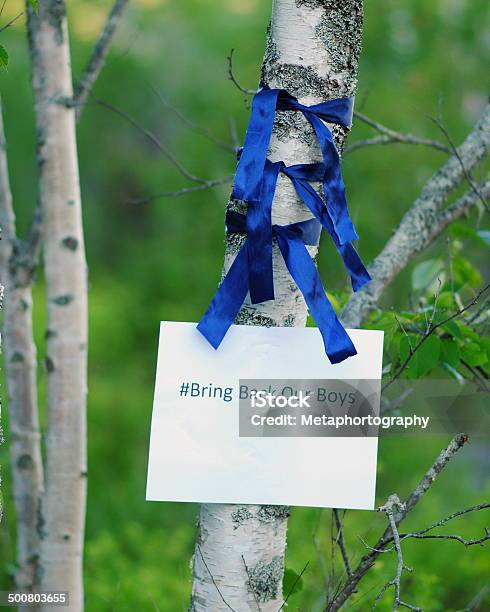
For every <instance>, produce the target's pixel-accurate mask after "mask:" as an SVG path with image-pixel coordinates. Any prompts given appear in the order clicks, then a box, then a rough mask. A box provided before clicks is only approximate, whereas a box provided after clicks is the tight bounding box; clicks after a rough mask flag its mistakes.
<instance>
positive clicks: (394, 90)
mask: <svg viewBox="0 0 490 612" xmlns="http://www.w3.org/2000/svg"><path fill="white" fill-rule="evenodd" d="M68 5H69V6H68V8H69V21H70V34H71V44H72V57H73V69H74V74H75V77H76V76H77V75H79V74H80V73H81V71H82V70H83V67H84V65H85V62H86V61H87V58H88V56H89V53H90V51H91V46H92V44H93V42H94V40H95V39H96V37H97V35H98V33H99V30H100V28H101V26H102V24H103V21H104V19H105V16H106V14H107V11H108V9H109V7H110V5H111V2H110V1H108V0H97V1H86V0H70V1H69V2H68ZM20 10H22V3H21V2H19V1H17V0H15V1H14V0H9V1H8V2H7V4H6V7H5V11H4V15H3V17H2V20H3V21H4V22H6V21H7V20H8V19H9V18H10V17H12V16H14V15H15V14H17V13H18V12H19V11H20ZM269 17H270V3H269V2H266V1H264V0H212V1H211V0H207V1H206V0H183V1H181V2H171V1H170V0H132V1H131V2H130V8H129V10H128V12H127V14H126V16H125V18H124V21H123V24H122V26H121V28H120V30H119V32H118V34H117V37H116V40H115V42H114V45H113V47H112V50H111V53H110V56H109V60H108V63H107V67H106V68H105V70H104V72H103V73H102V75H101V77H100V79H99V80H98V82H97V85H96V87H95V97H96V98H97V99H100V100H103V101H105V102H108V103H110V104H113V105H115V106H117V107H120V108H121V109H124V111H126V112H127V113H129V114H130V115H131V116H132V117H134V118H135V119H137V120H138V121H139V122H140V123H141V124H142V125H144V126H145V127H146V128H148V129H149V130H151V131H152V132H153V133H154V134H156V135H157V136H158V137H159V138H160V139H161V140H162V141H163V142H165V144H166V145H167V146H168V147H169V148H170V149H171V150H172V151H173V152H174V153H175V154H176V156H177V157H178V158H179V159H180V161H182V162H183V163H184V164H185V165H186V167H188V168H189V169H190V170H191V171H192V172H193V173H194V174H196V175H198V176H200V177H204V178H215V177H222V176H226V175H228V174H231V173H232V172H233V168H234V164H235V162H234V158H233V155H232V154H230V152H228V151H226V150H224V149H222V148H219V147H216V146H215V145H214V144H212V143H211V142H209V141H208V140H207V139H206V138H203V137H202V136H199V135H196V133H194V132H193V131H192V130H190V129H189V128H188V127H186V125H185V124H183V123H182V122H181V121H179V119H178V117H177V116H176V114H175V113H174V112H173V111H172V110H171V109H169V108H168V107H165V106H164V105H162V103H161V102H160V101H159V99H158V97H157V96H156V95H155V94H154V92H153V91H152V88H156V89H158V90H159V91H160V92H161V93H162V95H163V96H165V98H166V99H167V100H168V101H169V102H170V103H171V104H172V105H173V106H174V107H176V108H178V109H179V110H180V111H181V112H182V113H184V114H185V115H186V116H188V117H189V118H192V120H193V121H194V122H195V123H197V124H198V125H200V126H202V127H206V128H207V129H209V130H211V131H212V132H213V134H215V135H216V136H217V137H219V138H220V139H222V140H224V141H227V142H230V143H231V142H232V135H231V134H232V132H233V130H234V129H235V128H236V132H237V134H238V137H239V139H240V140H241V138H242V137H243V133H244V130H245V128H246V123H247V119H248V110H247V107H246V104H245V101H244V97H243V95H242V94H241V93H240V92H239V91H238V90H237V89H236V88H235V87H234V86H233V84H232V83H231V82H230V81H229V80H228V79H227V62H226V57H227V55H228V54H229V51H230V49H231V48H232V47H233V48H235V51H236V57H235V71H236V74H237V76H238V77H239V79H240V81H241V82H242V83H243V84H244V85H246V86H247V87H253V86H255V84H256V82H257V77H258V73H259V67H260V63H261V59H262V53H263V48H264V41H265V30H266V26H267V23H268V20H269ZM488 25H489V21H488V3H487V2H486V1H485V0H471V1H470V0H466V1H464V0H433V1H431V2H426V1H424V0H412V1H411V2H404V3H401V2H399V1H398V0H376V2H374V1H372V0H371V1H368V2H366V7H365V33H364V49H363V53H362V58H361V64H360V71H359V91H358V96H357V108H358V109H360V110H362V111H363V112H365V113H367V114H369V115H370V116H372V117H373V118H375V119H377V120H378V121H380V122H383V123H385V124H386V125H388V126H390V127H392V128H394V129H397V130H400V131H411V132H413V133H416V134H418V135H421V136H426V137H433V138H438V139H443V137H442V135H441V134H440V133H438V129H437V127H435V126H434V125H433V123H432V122H431V121H430V119H429V118H428V115H435V114H436V113H437V112H438V109H439V108H440V109H442V113H443V118H444V122H445V125H446V126H447V128H448V130H449V132H450V134H451V136H452V137H453V139H454V141H455V142H460V141H461V140H462V139H463V138H464V137H465V135H466V134H467V132H468V130H469V129H470V128H471V126H472V124H473V123H474V121H475V120H476V119H477V117H478V115H479V113H480V112H481V109H482V108H483V106H484V104H485V102H486V97H487V89H488V88H487V85H488V83H487V82H486V76H487V73H486V69H485V67H486V65H488V52H489V49H490V38H489V27H488ZM0 36H1V38H2V40H1V43H2V44H4V45H5V46H6V47H7V48H8V51H9V53H10V56H11V61H10V66H9V69H8V72H3V73H2V74H0V87H1V92H2V98H3V104H4V115H5V123H6V132H7V139H8V145H9V164H10V173H11V182H12V190H13V193H14V199H15V208H16V211H17V216H18V225H19V230H20V232H21V233H22V232H23V231H25V229H26V228H27V226H28V223H29V219H30V216H31V214H32V211H33V209H34V206H35V204H36V198H37V195H36V193H37V185H36V165H35V138H34V117H33V110H32V95H31V91H30V82H29V68H28V62H27V53H26V41H25V24H24V23H23V18H22V19H20V20H19V21H18V22H17V23H16V25H15V27H13V28H10V29H8V30H6V31H4V32H2V33H1V34H0ZM370 134H371V131H370V130H369V129H368V128H366V127H365V126H363V125H360V124H359V123H357V124H355V125H354V129H353V131H352V134H351V136H350V138H351V142H353V141H354V140H355V139H359V138H363V137H366V136H367V135H370ZM78 139H79V156H80V171H81V181H82V195H83V208H84V222H85V231H86V243H87V255H88V262H89V268H90V296H89V297H90V357H89V359H90V363H89V368H90V373H89V376H90V383H89V408H88V410H89V497H88V515H87V544H86V561H85V566H86V601H87V610H89V611H90V612H92V611H93V612H99V611H106V610H155V609H159V610H162V611H165V612H166V611H169V612H174V611H179V610H185V609H186V606H187V604H188V598H189V592H190V567H189V562H190V559H191V555H192V552H193V540H194V535H195V519H196V512H197V508H196V507H195V506H193V505H190V504H166V503H147V502H145V500H144V496H145V478H146V461H147V450H148V439H149V425H150V417H151V407H152V393H153V384H154V371H155V360H156V348H157V332H158V325H159V321H160V320H161V319H175V320H184V321H185V320H190V321H192V320H197V319H198V318H199V317H200V315H201V314H202V312H203V311H204V309H205V308H206V307H207V304H208V302H209V300H210V298H211V296H212V294H213V292H214V290H215V288H216V285H217V282H218V280H219V276H220V270H221V261H222V256H223V213H224V206H225V204H226V201H227V197H228V193H229V186H226V185H225V186H222V187H218V188H216V189H214V190H209V191H204V192H201V193H197V194H188V195H186V196H184V197H181V198H168V199H163V200H159V201H156V202H153V203H151V204H149V205H145V206H136V205H134V204H132V203H131V200H132V199H134V198H138V197H141V196H146V195H150V194H153V193H156V192H161V191H172V190H176V189H180V188H181V187H187V186H189V183H188V182H186V181H185V179H183V177H182V176H180V175H179V174H178V173H177V172H176V171H175V169H174V168H173V167H172V166H171V165H170V164H169V163H168V162H167V160H166V159H165V158H164V157H163V156H162V155H161V153H160V152H159V151H158V150H157V149H156V148H155V147H154V146H153V145H152V144H151V143H150V142H149V141H148V140H147V139H145V137H144V136H142V135H141V133H140V132H138V131H137V130H136V129H135V128H134V127H133V126H131V125H129V124H128V123H127V122H125V121H124V120H123V119H122V118H121V117H119V116H117V115H116V114H115V113H114V112H111V111H110V110H107V109H106V108H103V107H102V106H100V105H98V104H97V102H96V100H95V98H94V97H92V98H90V99H89V102H88V105H87V108H86V110H85V112H84V114H83V117H82V119H81V122H80V124H79V126H78ZM443 160H444V154H443V153H440V152H438V151H435V150H432V149H427V148H419V147H409V146H403V145H396V146H393V145H392V146H389V147H379V148H376V149H374V148H371V149H369V150H367V149H366V150H360V151H357V152H354V153H352V154H351V155H349V156H346V157H345V160H344V165H343V169H344V177H345V181H346V184H347V189H348V196H349V201H350V208H351V211H352V213H353V216H354V218H355V221H356V223H357V226H358V228H359V230H360V234H361V240H360V243H359V246H360V251H361V253H362V255H363V256H364V257H365V259H366V260H369V259H371V258H372V257H373V256H374V255H375V254H376V253H377V252H378V251H379V249H380V248H381V246H382V245H383V244H384V242H385V241H386V239H387V238H388V237H389V235H390V233H391V231H392V229H393V228H394V227H395V226H396V224H397V222H398V221H399V219H400V217H401V215H402V214H403V212H404V211H405V210H406V209H407V207H408V206H409V205H410V204H411V203H412V202H413V200H414V199H415V198H416V196H417V194H418V193H419V191H420V188H421V187H422V186H423V184H424V182H425V181H426V180H427V178H428V177H429V176H430V175H431V173H432V172H433V171H434V170H435V169H437V168H438V167H439V165H440V164H441V163H442V162H443ZM468 223H470V224H473V225H474V219H470V221H469V222H468ZM445 248H446V247H445V239H442V240H440V241H439V242H438V243H437V244H436V245H435V246H434V247H433V248H432V249H431V253H438V254H439V253H444V249H445ZM466 255H468V256H469V257H470V258H473V260H474V263H476V264H480V265H481V263H482V261H484V260H483V256H482V254H480V253H479V252H477V250H476V249H475V248H474V247H472V249H470V250H469V251H468V252H467V253H466ZM429 256H430V254H424V255H423V257H424V258H426V257H429ZM333 261H335V263H334V264H333V265H332V263H331V262H333ZM319 265H320V268H321V270H322V273H323V278H324V279H325V281H326V283H327V287H328V288H329V289H331V290H332V291H334V292H335V291H340V290H343V289H345V287H346V281H345V277H344V276H343V273H342V270H341V267H340V265H339V263H338V261H336V260H334V259H333V257H332V251H331V250H330V249H329V248H328V247H327V248H324V249H323V251H322V254H321V255H320V263H319ZM409 280H410V271H407V272H406V273H404V274H403V275H402V276H401V277H400V278H399V279H398V281H397V282H396V283H395V284H394V285H393V287H391V288H390V290H389V291H387V293H386V296H385V298H384V303H385V306H388V307H389V306H395V307H398V308H407V307H408V306H407V303H408V293H409V287H408V283H409ZM34 294H35V300H36V307H35V319H36V320H35V323H36V334H37V345H38V351H39V377H40V381H41V385H40V401H41V404H42V403H43V381H44V377H45V375H44V369H43V357H44V345H43V333H44V327H45V325H44V317H45V314H44V294H43V283H42V274H41V278H40V282H39V283H38V284H37V285H36V287H35V290H34ZM5 426H6V430H7V435H8V422H5ZM446 441H447V440H446V438H444V437H440V438H437V439H429V440H425V441H424V442H423V444H421V443H418V444H417V445H416V450H414V445H413V443H411V442H410V441H409V440H408V441H406V440H402V441H400V439H393V438H390V439H384V440H382V441H381V445H380V467H379V470H380V485H379V490H378V496H379V501H380V503H381V502H382V500H383V498H384V497H386V495H387V494H389V493H392V492H394V491H396V492H397V493H398V494H399V495H400V496H401V497H403V496H405V495H407V494H408V492H409V491H410V490H411V488H412V487H413V486H414V485H415V484H416V482H417V481H418V479H419V478H420V476H421V475H422V473H423V471H424V470H425V469H426V468H427V467H428V466H429V465H430V463H431V462H432V461H433V459H434V458H435V456H436V454H437V453H438V452H439V450H440V448H442V447H443V445H444V444H445V443H446ZM0 453H1V455H0V457H1V460H2V463H3V465H4V470H3V485H4V498H5V505H6V507H5V519H4V521H3V524H2V526H1V527H0V536H1V540H2V549H1V552H0V567H1V577H0V587H1V588H7V587H8V586H11V584H12V582H11V575H12V572H13V571H15V554H14V533H15V525H14V519H13V515H12V508H11V504H10V498H9V473H8V466H7V465H6V463H7V452H6V450H5V448H4V449H2V450H1V451H0ZM485 460H486V458H485V455H484V454H482V450H481V449H480V447H479V446H478V445H476V444H475V445H474V446H473V447H472V448H471V447H470V448H469V449H466V450H465V451H463V454H462V456H461V457H460V458H459V459H458V460H456V461H455V462H454V463H453V465H451V466H450V467H449V469H448V470H447V472H446V473H444V474H443V476H442V477H441V478H440V480H439V481H438V482H437V484H436V485H435V486H434V488H433V490H432V491H431V492H430V494H429V495H428V496H427V499H425V500H424V502H423V503H422V504H421V506H420V508H418V509H417V510H416V511H415V512H414V513H413V516H412V517H411V519H410V521H409V522H408V524H407V527H409V528H413V529H416V528H422V527H424V526H426V525H428V524H430V523H432V522H434V521H435V520H437V519H438V518H440V517H442V516H444V515H446V514H449V513H450V512H452V511H454V510H458V509H460V508H462V507H465V506H469V505H471V504H472V503H478V502H480V501H482V499H483V498H484V495H485V492H486V493H488V489H489V486H488V481H485V478H484V477H482V474H483V475H485V473H487V472H485V469H486V468H485V467H484V466H485ZM487 467H488V465H487ZM175 469H178V465H176V466H175ZM484 489H486V491H485V490H484ZM483 525H484V517H480V516H478V517H476V518H475V517H474V518H471V519H467V520H461V521H460V522H459V523H458V526H457V529H455V531H457V532H460V533H463V534H466V535H467V536H469V537H477V536H479V535H481V533H483V531H482V528H483ZM346 527H347V533H348V535H347V539H348V544H349V546H350V550H351V551H353V557H354V561H355V559H358V558H359V557H360V556H361V555H362V554H363V552H364V550H365V549H364V548H363V545H362V544H361V543H360V541H359V536H362V537H363V538H365V539H367V540H368V541H370V542H371V543H373V542H374V541H375V538H376V537H377V535H378V534H379V532H380V530H381V529H382V528H383V527H384V519H383V517H382V516H379V515H377V514H373V513H368V512H349V513H348V514H347V518H346ZM314 532H315V533H316V537H317V540H318V541H319V543H320V549H321V551H322V554H323V555H324V557H325V559H326V562H327V565H328V566H330V561H329V559H330V554H331V553H330V545H329V542H330V536H329V511H326V510H325V511H323V512H322V511H320V510H317V509H306V508H294V509H293V510H292V518H291V520H290V528H289V548H288V553H287V567H288V568H290V569H291V570H293V571H295V572H298V573H299V572H300V571H301V569H302V568H303V566H304V565H305V563H306V562H307V561H309V566H308V570H307V571H306V573H305V575H304V577H303V583H304V586H303V589H302V590H301V591H300V592H298V593H297V594H294V595H293V596H292V597H291V598H290V600H289V604H290V606H289V609H292V610H297V609H298V610H299V609H302V610H308V611H309V610H312V611H316V610H321V609H322V605H323V603H324V598H325V588H324V580H323V577H322V569H321V566H322V564H321V562H320V559H319V556H318V554H317V551H316V548H315V545H314V541H313V536H312V534H313V533H314ZM405 551H406V552H405V554H406V563H407V565H409V566H411V567H414V568H415V572H414V573H413V574H407V575H406V576H405V577H404V582H403V593H404V595H403V598H404V599H405V600H407V601H410V602H412V603H416V604H417V605H419V606H421V607H423V609H424V610H434V611H436V610H437V611H438V610H441V611H442V610H444V611H450V610H459V609H463V608H465V606H467V605H468V603H469V602H470V601H471V599H472V598H473V597H474V596H475V595H476V594H477V593H478V592H480V590H481V589H482V588H483V587H484V585H485V581H486V579H487V578H488V553H487V552H486V551H485V549H483V548H481V547H474V548H471V549H465V548H464V547H462V546H461V545H460V544H458V543H457V542H444V543H440V542H437V541H435V542H434V541H423V542H417V541H414V542H408V543H407V544H406V545H405ZM395 563H396V560H395V558H394V557H393V555H391V554H386V555H382V558H381V559H380V560H379V562H378V563H377V564H376V567H375V569H374V570H373V571H371V572H370V574H369V576H368V577H367V578H366V579H365V580H364V581H363V582H362V583H361V585H360V590H359V593H358V594H357V595H356V596H355V597H353V598H352V602H351V603H350V604H349V605H348V606H346V609H349V610H365V609H370V606H371V603H372V601H373V599H374V597H375V595H376V593H377V592H378V591H379V589H380V588H381V586H382V584H383V583H384V582H385V581H386V580H387V579H389V578H391V577H392V576H393V575H394V571H395ZM336 571H337V575H338V576H340V575H341V574H340V568H339V567H337V570H336ZM379 608H380V609H381V610H388V609H391V597H390V596H386V597H385V598H384V599H383V601H382V602H381V603H380V605H379ZM482 609H483V608H482Z"/></svg>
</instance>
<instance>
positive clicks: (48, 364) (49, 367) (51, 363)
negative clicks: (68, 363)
mask: <svg viewBox="0 0 490 612" xmlns="http://www.w3.org/2000/svg"><path fill="white" fill-rule="evenodd" d="M44 364H45V365H46V372H47V373H48V374H52V373H53V372H54V371H55V369H56V368H55V367H54V361H53V360H52V359H51V357H46V359H45V360H44Z"/></svg>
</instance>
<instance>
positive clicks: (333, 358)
mask: <svg viewBox="0 0 490 612" xmlns="http://www.w3.org/2000/svg"><path fill="white" fill-rule="evenodd" d="M350 344H351V345H350V347H349V348H345V349H342V350H341V351H337V352H335V353H327V357H328V360H329V361H330V363H331V364H332V365H335V364H337V363H341V362H342V361H345V360H346V359H349V357H354V355H357V351H356V347H355V346H354V345H353V344H352V342H351V343H350Z"/></svg>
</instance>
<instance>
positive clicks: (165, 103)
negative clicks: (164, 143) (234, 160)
mask: <svg viewBox="0 0 490 612" xmlns="http://www.w3.org/2000/svg"><path fill="white" fill-rule="evenodd" d="M149 86H150V89H151V90H152V91H153V93H154V94H155V95H156V96H157V98H158V99H159V100H160V102H161V103H162V105H163V106H164V107H165V108H168V109H170V110H171V111H172V112H173V113H175V115H177V117H178V118H179V119H180V120H181V121H182V122H183V123H184V124H185V125H187V127H189V128H190V129H191V130H192V131H193V132H196V134H201V136H204V137H205V138H207V139H208V140H209V141H210V142H212V143H213V144H215V145H216V146H217V147H220V148H221V149H224V150H225V151H230V152H231V153H233V154H236V147H234V146H233V145H231V144H229V143H228V142H225V141H224V140H221V139H220V138H217V137H216V136H215V135H214V134H213V133H212V132H211V131H210V130H208V129H206V128H203V127H201V126H200V125H197V124H196V123H194V122H193V121H191V120H190V119H189V118H188V117H186V116H185V115H184V114H183V113H182V112H181V111H180V110H179V109H178V108H175V106H172V105H171V104H170V102H169V101H168V100H166V99H165V98H164V97H163V95H162V94H161V93H160V91H158V89H156V87H154V86H153V85H152V84H151V83H150V84H149Z"/></svg>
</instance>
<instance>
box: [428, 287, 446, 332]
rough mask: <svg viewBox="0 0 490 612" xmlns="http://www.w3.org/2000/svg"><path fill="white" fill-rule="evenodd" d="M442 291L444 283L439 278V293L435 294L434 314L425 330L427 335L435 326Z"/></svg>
mask: <svg viewBox="0 0 490 612" xmlns="http://www.w3.org/2000/svg"><path fill="white" fill-rule="evenodd" d="M441 289H442V281H441V279H440V278H439V277H437V291H436V292H435V294H434V304H433V306H432V312H431V315H430V319H429V320H428V322H427V328H426V330H425V333H426V334H428V333H429V332H430V330H431V328H432V326H433V324H434V319H435V316H436V313H437V303H438V301H439V296H440V295H441Z"/></svg>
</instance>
